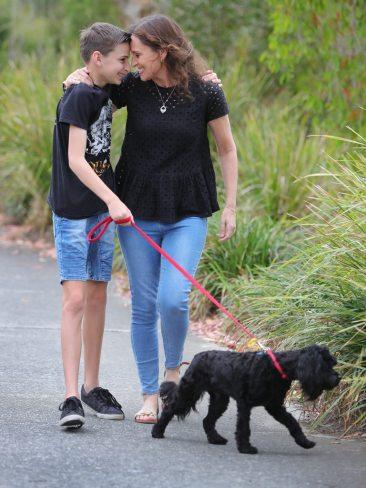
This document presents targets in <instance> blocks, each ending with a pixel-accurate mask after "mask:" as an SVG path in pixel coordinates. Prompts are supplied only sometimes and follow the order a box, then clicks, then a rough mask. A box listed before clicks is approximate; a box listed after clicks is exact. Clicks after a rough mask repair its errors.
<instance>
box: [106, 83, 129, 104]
mask: <svg viewBox="0 0 366 488" xmlns="http://www.w3.org/2000/svg"><path fill="white" fill-rule="evenodd" d="M128 82H129V75H127V76H126V77H125V78H124V79H123V80H122V83H121V84H120V85H110V99H111V100H112V102H113V104H114V105H115V106H116V107H117V108H121V107H125V106H126V105H127V90H128Z"/></svg>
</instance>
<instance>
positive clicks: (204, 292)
mask: <svg viewBox="0 0 366 488" xmlns="http://www.w3.org/2000/svg"><path fill="white" fill-rule="evenodd" d="M130 221H131V219H130V218H129V217H128V218H127V219H123V220H116V221H115V223H116V224H127V223H128V222H130ZM111 222H113V219H112V218H111V217H107V218H106V219H104V220H102V221H101V222H99V223H98V224H97V225H95V226H94V227H93V228H92V229H91V230H90V231H89V233H88V237H87V238H88V241H89V242H95V241H97V240H98V239H100V238H101V237H102V235H103V234H104V233H105V231H106V230H107V228H108V226H109V224H110V223H111ZM131 226H132V227H134V229H136V230H137V232H138V233H139V234H140V235H141V236H142V237H143V238H144V239H145V240H146V241H147V242H148V243H149V244H150V245H151V246H152V247H153V248H154V249H155V250H156V251H158V252H159V253H160V254H161V255H162V256H164V258H165V259H167V260H168V261H169V262H170V263H171V264H172V265H173V266H174V267H175V268H176V269H177V270H178V271H180V272H181V273H182V274H183V275H184V276H185V277H186V278H187V280H188V281H190V282H191V283H192V284H193V285H194V286H195V287H196V288H197V289H198V290H199V291H200V292H201V293H202V295H204V296H205V297H207V298H208V299H209V300H210V301H211V302H212V303H213V304H215V305H216V307H217V308H218V309H219V310H221V311H222V312H223V313H224V314H225V315H226V316H227V317H229V319H230V320H232V321H233V322H234V324H235V325H236V326H237V327H239V328H240V329H242V330H243V331H244V332H245V333H246V334H247V335H248V336H249V337H251V338H252V342H255V343H257V344H258V346H259V347H260V348H261V349H262V350H263V351H265V352H266V353H267V354H268V356H269V357H270V358H271V361H272V363H273V366H274V367H275V368H276V369H277V371H278V372H279V373H280V375H281V378H282V379H284V380H286V379H288V377H287V375H286V373H285V372H284V371H283V369H282V366H281V365H280V363H279V362H278V360H277V358H276V356H275V355H274V353H273V351H272V349H270V348H269V347H265V346H264V345H263V344H261V342H260V341H259V340H258V339H257V338H256V336H255V335H254V334H253V332H251V331H250V330H249V329H248V328H247V327H245V325H243V324H242V323H241V322H239V320H238V319H236V318H235V317H234V315H233V314H232V313H230V312H229V310H227V309H226V308H225V307H224V306H223V305H222V304H221V303H220V302H218V301H217V300H216V298H215V297H213V296H212V295H211V294H210V293H209V292H208V291H207V290H206V289H205V288H203V286H202V285H200V284H199V283H198V281H197V280H195V279H194V278H193V276H191V275H190V274H189V273H188V272H187V271H186V270H185V269H184V268H182V266H181V265H180V264H178V263H177V262H176V261H175V260H174V259H173V258H172V257H171V256H170V255H169V254H168V253H167V252H166V251H164V249H162V248H161V247H160V246H158V245H157V244H156V242H154V241H153V240H152V239H151V237H149V236H148V235H147V234H146V233H145V232H144V231H143V230H142V229H141V228H140V227H139V226H138V225H137V224H135V222H133V221H131ZM99 229H100V230H99ZM97 230H99V232H98V234H96V235H95V236H94V234H95V233H96V232H97ZM93 236H94V237H93Z"/></svg>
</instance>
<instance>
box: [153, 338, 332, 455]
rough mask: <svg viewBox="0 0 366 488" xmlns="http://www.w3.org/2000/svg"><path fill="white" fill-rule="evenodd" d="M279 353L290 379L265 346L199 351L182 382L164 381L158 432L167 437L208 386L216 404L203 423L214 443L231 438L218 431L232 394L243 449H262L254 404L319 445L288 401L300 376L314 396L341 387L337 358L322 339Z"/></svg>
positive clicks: (302, 440) (305, 442)
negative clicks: (255, 435)
mask: <svg viewBox="0 0 366 488" xmlns="http://www.w3.org/2000/svg"><path fill="white" fill-rule="evenodd" d="M276 357H277V359H278V361H279V363H280V364H281V366H282V368H283V370H284V372H285V373H286V374H287V376H288V379H282V378H281V377H280V375H279V373H278V371H277V370H276V369H275V368H274V366H273V364H272V362H271V360H270V358H269V357H268V355H267V354H265V353H263V352H257V353H256V352H245V353H238V352H232V351H205V352H201V353H199V354H197V355H196V356H195V357H194V358H193V360H192V363H191V365H190V366H189V368H188V369H187V371H186V373H185V374H184V376H183V377H182V379H181V380H180V383H179V385H176V384H175V383H173V382H164V383H162V385H161V387H160V396H161V397H162V399H163V402H164V408H163V412H162V414H161V417H160V419H159V421H158V423H157V424H155V425H154V427H153V430H152V436H153V437H155V438H163V437H164V432H165V429H166V427H167V425H168V423H169V422H170V421H171V419H172V418H173V416H174V415H177V416H178V418H180V419H184V418H185V417H186V416H187V415H188V414H189V412H190V411H191V410H195V406H196V403H197V401H198V400H199V399H200V398H201V397H202V396H203V394H204V393H205V392H206V391H207V392H208V393H209V395H210V404H209V409H208V414H207V416H206V417H205V418H204V420H203V428H204V430H205V432H206V435H207V439H208V442H210V443H211V444H226V443H227V439H225V438H224V437H222V436H221V435H220V434H218V432H217V431H216V429H215V424H216V421H217V419H219V418H220V417H221V415H222V414H223V413H224V412H225V410H226V408H227V406H228V404H229V400H230V397H232V398H234V400H236V402H237V409H238V413H237V425H236V433H235V437H236V443H237V447H238V450H239V452H242V453H248V454H256V453H257V452H258V451H257V449H256V448H255V447H254V446H252V445H251V444H250V441H249V437H250V428H249V419H250V412H251V409H252V408H253V407H257V406H260V405H262V406H264V407H265V409H266V410H267V412H268V413H269V414H270V415H272V417H273V418H274V419H276V420H277V421H278V422H280V423H281V424H283V425H285V426H286V427H287V429H288V430H289V432H290V434H291V435H292V437H293V438H294V439H295V442H296V444H298V445H299V446H301V447H304V448H305V449H310V448H311V447H314V446H315V442H312V441H310V440H309V439H307V438H306V437H305V435H304V433H303V431H302V430H301V427H300V425H299V423H298V422H297V420H296V419H295V418H294V417H293V416H292V415H291V414H290V413H288V412H287V410H286V408H285V407H284V405H283V403H284V400H285V396H286V393H287V391H288V390H289V388H290V386H291V382H292V381H293V380H299V381H300V383H301V387H302V389H303V391H304V393H305V395H306V396H307V398H308V399H309V400H315V399H316V398H318V396H319V395H320V394H321V393H322V391H323V390H331V389H332V388H335V387H336V386H337V385H338V383H339V381H340V377H339V375H338V373H337V372H336V371H334V369H333V367H334V366H335V365H336V364H337V361H336V360H335V358H334V357H333V356H332V355H331V354H330V353H329V350H328V348H326V347H320V346H317V345H314V346H309V347H305V348H304V349H299V350H295V351H287V352H277V353H276Z"/></svg>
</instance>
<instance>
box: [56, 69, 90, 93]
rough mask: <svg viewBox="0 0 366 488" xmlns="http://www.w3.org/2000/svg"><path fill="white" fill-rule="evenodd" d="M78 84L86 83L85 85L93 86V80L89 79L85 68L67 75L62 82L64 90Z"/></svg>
mask: <svg viewBox="0 0 366 488" xmlns="http://www.w3.org/2000/svg"><path fill="white" fill-rule="evenodd" d="M78 83H86V84H87V85H93V80H92V79H91V78H90V76H89V73H88V70H87V68H85V67H84V68H80V69H77V70H75V71H74V72H73V73H71V75H69V76H68V77H67V78H66V80H65V81H64V82H63V85H64V87H65V88H66V89H68V88H69V86H71V85H77V84H78Z"/></svg>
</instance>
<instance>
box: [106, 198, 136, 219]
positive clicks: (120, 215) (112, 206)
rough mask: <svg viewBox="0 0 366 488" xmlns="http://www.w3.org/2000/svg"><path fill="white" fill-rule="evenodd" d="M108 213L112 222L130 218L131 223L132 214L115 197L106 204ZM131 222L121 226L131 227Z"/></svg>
mask: <svg viewBox="0 0 366 488" xmlns="http://www.w3.org/2000/svg"><path fill="white" fill-rule="evenodd" d="M108 211H109V215H110V216H111V217H112V219H113V220H114V221H116V220H123V219H127V218H130V219H131V221H133V217H132V213H131V212H130V210H129V209H128V208H127V207H126V205H125V204H124V203H122V202H121V200H120V199H119V198H118V197H117V196H116V197H115V198H113V199H112V200H111V201H110V202H108ZM131 221H130V222H128V223H127V224H121V225H122V226H127V225H131Z"/></svg>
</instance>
